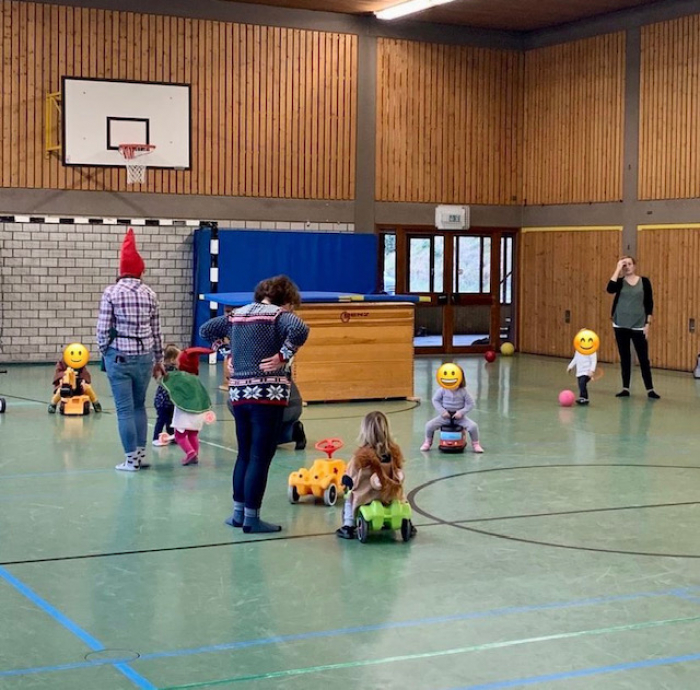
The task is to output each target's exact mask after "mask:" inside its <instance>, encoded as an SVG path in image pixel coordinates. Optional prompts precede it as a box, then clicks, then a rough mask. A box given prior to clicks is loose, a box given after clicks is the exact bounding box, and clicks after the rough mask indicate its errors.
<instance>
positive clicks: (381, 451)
mask: <svg viewBox="0 0 700 690" xmlns="http://www.w3.org/2000/svg"><path fill="white" fill-rule="evenodd" d="M358 441H359V442H360V445H362V446H369V447H370V448H371V449H372V450H373V451H374V452H375V453H376V454H377V455H378V456H379V457H380V458H382V457H384V456H385V455H391V446H393V445H394V444H393V442H392V440H391V432H390V431H389V420H388V419H387V418H386V415H385V414H384V413H383V412H379V410H375V411H374V412H370V413H369V414H368V415H367V416H366V417H365V418H364V419H363V420H362V423H361V424H360V436H359V438H358Z"/></svg>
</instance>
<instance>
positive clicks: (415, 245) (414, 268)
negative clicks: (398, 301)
mask: <svg viewBox="0 0 700 690" xmlns="http://www.w3.org/2000/svg"><path fill="white" fill-rule="evenodd" d="M431 259H432V257H431V251H430V238H429V237H411V238H409V243H408V291H409V292H431V291H432V290H431V287H432V286H431V280H430V278H431V275H430V274H431V272H432V260H431Z"/></svg>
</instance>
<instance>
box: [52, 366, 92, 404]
mask: <svg viewBox="0 0 700 690" xmlns="http://www.w3.org/2000/svg"><path fill="white" fill-rule="evenodd" d="M82 390H83V387H82V384H81V382H80V380H79V379H78V376H77V374H76V372H75V369H72V368H71V367H68V369H66V373H65V374H63V378H62V379H61V400H60V402H59V403H58V411H59V412H60V413H61V414H64V415H86V414H90V398H88V396H87V395H85V394H84V393H83V392H82Z"/></svg>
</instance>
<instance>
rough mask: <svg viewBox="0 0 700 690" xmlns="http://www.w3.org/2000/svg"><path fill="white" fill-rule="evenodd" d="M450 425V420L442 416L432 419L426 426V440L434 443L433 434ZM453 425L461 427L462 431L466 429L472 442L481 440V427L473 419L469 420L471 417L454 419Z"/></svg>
mask: <svg viewBox="0 0 700 690" xmlns="http://www.w3.org/2000/svg"><path fill="white" fill-rule="evenodd" d="M449 423H450V420H449V419H445V418H444V417H442V416H441V417H435V418H434V419H431V420H430V421H429V422H428V423H427V424H426V425H425V438H429V439H430V440H431V441H432V440H433V434H434V433H435V432H436V431H438V430H439V429H440V427H441V426H444V425H445V424H449ZM452 423H453V424H456V425H457V426H461V427H462V429H466V430H467V433H468V434H469V438H471V440H472V442H476V441H478V440H479V427H478V426H477V424H476V422H475V421H474V420H473V419H469V417H462V419H452Z"/></svg>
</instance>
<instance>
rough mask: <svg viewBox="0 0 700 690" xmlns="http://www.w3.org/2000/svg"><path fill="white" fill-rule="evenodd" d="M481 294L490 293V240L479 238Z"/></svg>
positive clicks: (488, 238)
mask: <svg viewBox="0 0 700 690" xmlns="http://www.w3.org/2000/svg"><path fill="white" fill-rule="evenodd" d="M480 239H481V292H484V293H486V294H488V293H489V292H491V238H490V237H481V238H480Z"/></svg>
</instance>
